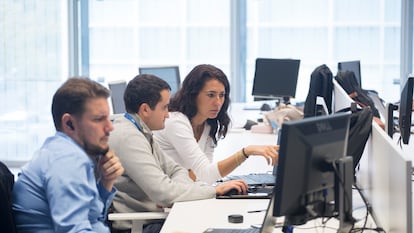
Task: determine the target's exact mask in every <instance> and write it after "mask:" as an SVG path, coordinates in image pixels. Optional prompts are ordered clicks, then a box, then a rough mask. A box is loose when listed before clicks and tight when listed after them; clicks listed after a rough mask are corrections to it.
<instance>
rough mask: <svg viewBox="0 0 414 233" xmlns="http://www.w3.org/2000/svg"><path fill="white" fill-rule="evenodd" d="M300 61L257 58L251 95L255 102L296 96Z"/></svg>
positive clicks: (287, 99)
mask: <svg viewBox="0 0 414 233" xmlns="http://www.w3.org/2000/svg"><path fill="white" fill-rule="evenodd" d="M299 65H300V60H295V59H272V58H257V59H256V68H255V74H254V80H253V91H252V95H253V96H254V97H255V100H266V99H267V100H272V99H282V98H283V100H284V101H285V102H289V99H290V98H291V97H295V95H296V84H297V81H298V73H299Z"/></svg>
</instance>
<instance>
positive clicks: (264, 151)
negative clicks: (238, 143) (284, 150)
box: [244, 145, 279, 166]
mask: <svg viewBox="0 0 414 233" xmlns="http://www.w3.org/2000/svg"><path fill="white" fill-rule="evenodd" d="M278 151H279V146H278V145H275V146H273V145H250V146H247V147H245V148H244V153H246V154H247V155H249V156H250V155H258V156H263V157H264V158H265V159H266V161H267V164H269V165H273V166H274V165H276V164H277V163H278V162H279V153H278Z"/></svg>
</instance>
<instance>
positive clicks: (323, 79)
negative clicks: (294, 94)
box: [303, 64, 333, 117]
mask: <svg viewBox="0 0 414 233" xmlns="http://www.w3.org/2000/svg"><path fill="white" fill-rule="evenodd" d="M332 80H333V75H332V72H331V70H330V69H329V67H328V66H326V65H325V64H322V65H320V66H318V67H316V68H315V70H314V71H313V72H312V74H311V79H310V85H309V92H308V96H307V97H306V101H305V106H304V109H303V113H304V117H312V116H316V115H317V112H316V107H317V106H316V100H317V97H318V96H319V97H323V99H324V100H325V104H326V107H327V109H328V113H329V114H331V113H332V91H333V83H332Z"/></svg>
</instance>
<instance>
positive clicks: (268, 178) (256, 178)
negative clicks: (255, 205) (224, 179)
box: [229, 173, 276, 185]
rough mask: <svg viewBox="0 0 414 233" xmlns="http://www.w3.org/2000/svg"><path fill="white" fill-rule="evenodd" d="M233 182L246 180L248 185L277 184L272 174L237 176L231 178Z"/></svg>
mask: <svg viewBox="0 0 414 233" xmlns="http://www.w3.org/2000/svg"><path fill="white" fill-rule="evenodd" d="M229 178H230V179H231V180H238V179H241V180H244V181H245V182H246V183H247V184H248V185H262V184H266V185H273V184H275V182H276V178H275V176H274V175H272V174H267V173H257V174H248V175H237V176H231V177H229Z"/></svg>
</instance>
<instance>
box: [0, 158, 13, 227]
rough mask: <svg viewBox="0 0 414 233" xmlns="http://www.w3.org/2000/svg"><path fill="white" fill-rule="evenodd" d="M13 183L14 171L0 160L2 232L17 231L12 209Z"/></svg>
mask: <svg viewBox="0 0 414 233" xmlns="http://www.w3.org/2000/svg"><path fill="white" fill-rule="evenodd" d="M13 185H14V175H13V173H12V172H11V171H10V170H9V168H8V167H7V166H6V165H5V164H4V163H3V162H0V229H1V230H2V232H10V233H16V232H17V229H16V223H15V221H14V216H13V210H12V190H13Z"/></svg>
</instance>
